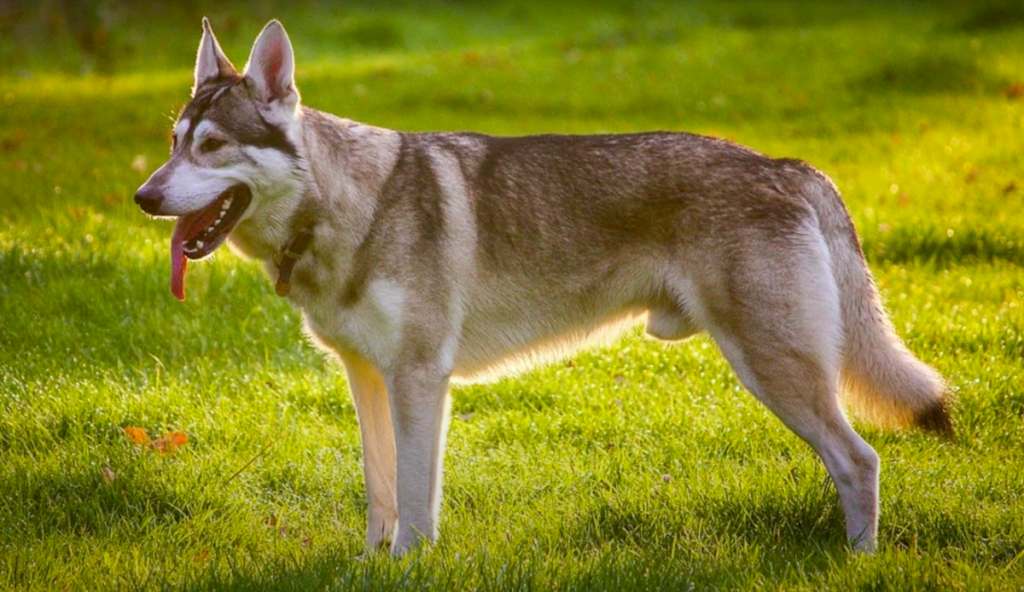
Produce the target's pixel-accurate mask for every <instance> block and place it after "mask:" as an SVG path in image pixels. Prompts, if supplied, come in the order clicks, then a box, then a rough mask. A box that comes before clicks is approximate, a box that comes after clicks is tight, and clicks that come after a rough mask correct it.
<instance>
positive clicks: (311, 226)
mask: <svg viewBox="0 0 1024 592" xmlns="http://www.w3.org/2000/svg"><path fill="white" fill-rule="evenodd" d="M296 124H297V125H296V128H294V131H295V132H296V133H295V137H294V138H293V140H294V141H295V144H296V146H297V147H298V152H299V161H298V162H297V163H295V171H296V177H295V179H294V180H289V181H288V182H287V183H286V184H284V185H282V186H281V188H280V189H281V190H280V194H279V195H278V196H276V197H273V198H271V199H272V200H273V201H269V202H267V205H266V206H263V207H261V208H260V210H259V211H257V212H255V213H254V215H253V217H252V218H251V219H249V220H246V221H244V222H243V223H242V224H239V226H238V228H237V229H236V230H235V232H233V233H232V236H231V245H232V247H233V249H234V250H235V251H237V252H239V253H240V254H242V255H243V256H246V257H250V258H257V259H261V260H263V261H264V263H265V264H266V268H267V271H268V273H270V275H271V277H272V278H274V279H275V280H276V279H280V265H278V264H277V263H276V261H275V260H280V261H285V260H286V259H281V253H283V252H285V251H287V250H289V246H290V245H293V243H294V242H295V241H296V240H299V239H298V237H300V235H304V234H307V233H308V234H309V236H310V242H309V244H312V245H314V246H313V247H312V249H313V250H320V249H324V250H328V251H330V252H331V253H332V259H333V261H334V264H336V265H337V264H342V262H343V261H344V260H345V259H346V257H345V253H350V252H354V250H355V249H356V248H357V247H358V245H359V244H360V243H361V242H362V241H363V239H364V238H365V236H366V235H367V233H368V232H369V229H370V224H371V222H372V219H373V216H374V215H375V213H376V211H377V200H378V196H379V195H380V190H381V188H382V187H383V185H384V183H385V182H386V181H387V179H388V177H389V175H390V174H391V171H392V169H393V167H394V165H395V161H396V158H397V157H396V156H395V155H396V154H397V150H396V149H395V148H396V147H397V144H398V143H399V142H400V139H399V134H398V132H394V131H391V130H386V129H382V128H375V127H372V126H367V125H362V124H358V123H355V122H353V121H349V120H345V119H340V118H337V117H335V116H333V115H330V114H327V113H324V112H321V111H317V110H315V109H309V108H305V107H303V108H302V109H301V111H300V114H299V116H298V119H297V121H296ZM318 229H319V230H318ZM300 244H301V243H300ZM305 248H309V247H308V245H307V246H306V247H305ZM305 248H304V250H305ZM293 252H294V250H293ZM305 256H306V257H309V255H308V254H307V255H305ZM300 257H301V254H300ZM297 260H298V258H296V261H297ZM292 265H294V263H293V264H292ZM337 271H343V270H337ZM286 281H287V279H286Z"/></svg>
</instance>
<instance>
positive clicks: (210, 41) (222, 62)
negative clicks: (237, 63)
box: [192, 16, 238, 95]
mask: <svg viewBox="0 0 1024 592" xmlns="http://www.w3.org/2000/svg"><path fill="white" fill-rule="evenodd" d="M237 75H238V70H235V67H234V66H233V65H232V64H231V61H230V60H229V59H228V56H226V55H224V50H222V49H221V48H220V44H219V43H217V38H216V37H214V36H213V28H212V27H211V26H210V21H209V20H208V19H207V18H206V17H205V16H204V17H203V39H202V41H200V42H199V52H198V53H197V54H196V80H195V86H193V87H192V94H193V95H195V92H196V89H198V88H199V87H200V86H202V85H203V83H204V82H208V81H210V80H216V79H217V78H221V77H226V76H237Z"/></svg>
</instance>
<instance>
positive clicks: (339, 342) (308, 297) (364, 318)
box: [292, 279, 406, 367]
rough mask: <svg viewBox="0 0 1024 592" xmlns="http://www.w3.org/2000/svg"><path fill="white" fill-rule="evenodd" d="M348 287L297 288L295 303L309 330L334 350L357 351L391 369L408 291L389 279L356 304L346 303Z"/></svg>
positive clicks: (375, 285) (374, 285)
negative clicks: (346, 288) (345, 290)
mask: <svg viewBox="0 0 1024 592" xmlns="http://www.w3.org/2000/svg"><path fill="white" fill-rule="evenodd" d="M343 291H344V286H341V285H334V284H318V285H316V284H315V285H312V286H310V285H301V284H299V285H297V286H296V289H295V293H294V295H293V297H292V300H293V302H294V303H295V304H297V305H298V306H299V308H301V309H302V312H303V316H304V319H305V323H306V327H307V329H308V330H309V332H310V333H311V334H312V335H313V337H315V338H316V340H317V341H319V342H321V343H322V344H323V345H326V346H327V347H329V348H330V349H332V350H339V349H341V350H347V351H353V352H356V353H358V354H360V355H362V356H363V357H364V358H366V359H368V360H370V361H372V362H374V363H376V364H378V367H380V366H389V365H390V364H391V361H392V360H393V359H394V358H395V356H396V355H397V353H398V348H399V346H400V344H401V334H402V323H403V320H404V317H405V311H406V292H405V289H404V288H403V287H402V286H400V285H399V284H397V283H396V282H394V281H391V280H388V279H375V280H373V281H371V282H370V283H369V284H368V285H367V286H366V290H365V292H364V293H363V295H362V297H361V298H359V299H358V301H356V302H348V301H346V299H345V297H344V295H343Z"/></svg>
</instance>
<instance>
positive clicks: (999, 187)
mask: <svg viewBox="0 0 1024 592" xmlns="http://www.w3.org/2000/svg"><path fill="white" fill-rule="evenodd" d="M258 4H259V6H257V7H255V8H251V9H249V10H246V9H244V8H242V7H241V6H240V5H239V6H235V5H231V4H229V5H228V6H227V7H223V6H217V7H212V8H209V9H208V10H207V11H205V13H206V14H208V15H209V16H210V17H211V19H212V20H213V24H214V27H215V28H217V30H218V33H219V35H220V39H221V42H222V43H223V45H224V47H225V48H226V50H227V51H228V53H229V55H230V56H231V57H232V59H234V61H235V63H236V64H237V65H239V66H240V65H241V64H242V63H244V61H245V57H246V52H247V51H248V47H249V45H250V44H251V41H252V38H253V37H254V35H255V34H256V32H257V31H258V29H259V27H260V26H262V24H263V22H265V20H266V19H267V18H270V17H271V16H277V17H279V18H281V19H282V20H283V21H284V23H285V25H286V27H287V28H288V30H289V32H290V34H291V35H292V38H293V41H294V42H295V45H296V52H297V56H298V60H299V71H298V77H299V79H298V84H299V88H300V90H301V92H302V94H303V98H304V100H305V101H306V102H307V103H308V104H310V105H312V106H315V107H318V108H322V109H325V110H328V111H331V112H334V113H338V114H340V115H344V116H348V117H352V118H354V119H358V120H362V121H367V122H370V123H375V124H378V125H385V126H388V127H394V128H398V129H406V130H435V129H442V130H444V129H470V130H475V131H482V132H489V133H498V134H523V133H535V132H573V133H589V132H625V131H636V130H644V129H673V130H687V131H694V132H700V133H708V134H714V135H719V136H723V137H727V138H731V139H734V140H737V141H741V142H743V143H746V144H749V145H751V146H753V147H755V148H757V149H759V150H762V151H764V152H766V153H769V154H772V155H776V156H791V157H798V158H803V159H806V160H808V161H810V162H812V163H814V164H816V165H817V166H819V167H820V168H822V169H823V170H824V171H826V172H827V173H829V174H830V175H831V176H832V177H833V178H834V179H835V181H836V183H837V184H838V186H839V187H840V189H841V190H842V192H843V193H844V196H845V198H846V200H847V202H848V203H849V205H850V209H851V213H852V215H853V218H854V221H855V223H856V225H857V226H858V229H859V230H860V232H861V235H862V238H863V240H864V248H865V252H866V253H867V255H868V258H869V261H870V262H871V265H872V267H873V269H874V270H875V273H876V278H877V280H878V283H879V285H880V287H881V289H882V291H883V294H884V295H885V297H886V300H887V305H888V308H889V310H890V311H891V314H892V317H893V321H894V323H895V325H896V327H897V329H898V330H899V332H900V333H901V334H902V335H904V336H905V338H906V340H907V342H908V344H909V346H910V347H911V349H912V350H913V351H915V352H916V353H917V354H918V355H920V357H922V358H923V359H924V360H926V361H928V362H929V363H931V364H933V365H935V366H936V367H937V368H938V369H939V370H940V371H941V372H942V373H943V374H944V375H945V376H946V377H947V378H948V379H949V382H950V384H951V387H952V390H953V391H954V393H955V394H956V395H957V400H958V403H957V407H956V422H957V436H956V437H955V438H954V439H952V440H951V441H938V440H936V439H933V438H931V437H928V436H925V435H922V434H918V433H906V434H892V433H888V432H882V431H879V430H875V429H873V428H870V427H868V426H858V427H859V429H860V430H861V432H862V433H863V434H864V435H865V437H866V438H867V439H868V440H869V441H870V442H871V443H872V445H874V446H875V447H876V449H878V451H879V453H880V455H881V457H882V459H883V472H882V481H881V487H882V519H881V526H880V552H879V553H878V554H877V555H876V556H873V557H855V556H852V555H850V554H849V552H848V550H847V548H846V544H845V541H844V540H843V523H842V513H841V511H840V509H839V507H838V505H837V501H836V497H835V490H834V488H833V487H832V486H831V484H830V482H829V481H828V479H827V476H826V474H825V471H824V469H823V468H822V466H821V463H820V461H819V460H818V459H817V458H816V457H815V456H814V455H813V453H812V452H811V451H810V450H809V449H808V448H807V447H806V446H805V445H804V444H803V443H802V442H800V441H799V440H798V439H797V438H796V437H795V436H794V435H792V434H791V433H790V432H788V431H787V430H786V429H785V428H784V427H782V426H781V424H780V423H779V422H778V420H776V419H775V418H774V417H773V416H771V414H770V413H768V412H767V411H766V410H765V409H764V408H763V407H761V406H760V405H759V404H757V402H756V401H754V400H753V398H752V397H751V396H750V395H749V394H748V393H746V392H745V391H743V390H741V389H740V387H739V386H738V384H737V382H736V380H735V378H734V376H733V375H732V373H731V372H730V371H729V369H728V367H727V365H726V364H725V362H724V361H723V360H722V358H721V356H720V355H719V354H718V353H717V350H716V349H715V347H714V345H713V343H712V342H711V341H710V340H708V339H707V338H704V337H698V338H696V339H694V340H692V341H690V342H687V343H684V344H680V345H675V346H665V345H663V344H659V343H655V342H653V341H651V340H649V339H646V338H644V337H642V336H641V334H640V333H639V331H634V332H632V333H630V334H628V335H627V336H626V337H625V338H623V340H621V341H620V342H618V343H617V344H615V345H614V346H610V347H605V348H600V349H597V350H594V351H588V352H583V353H580V354H578V355H576V356H574V357H573V358H571V359H570V360H567V361H566V362H564V363H558V364H554V365H551V366H547V367H544V368H539V369H537V370H535V371H533V372H530V373H528V374H525V375H523V376H519V377H514V378H510V379H506V380H503V381H500V382H498V383H495V384H488V385H477V386H467V387H458V388H456V389H455V392H454V408H453V419H452V426H451V434H450V441H449V449H448V462H447V480H446V485H447V496H446V500H445V509H444V515H443V520H444V524H443V527H442V533H443V534H442V540H441V542H440V544H439V545H438V546H437V547H435V548H434V549H432V550H430V551H427V552H425V553H422V554H418V555H416V556H414V557H412V558H407V559H404V560H400V561H396V560H392V559H391V558H389V557H386V556H369V557H365V558H362V559H357V557H358V556H359V555H361V554H362V553H363V552H364V549H363V548H362V536H363V534H362V531H363V528H364V526H363V520H364V507H365V503H366V501H365V494H364V491H363V485H362V477H361V464H360V447H359V439H358V428H357V425H356V422H355V419H354V413H353V408H352V403H351V401H350V400H349V396H348V392H347V387H346V385H345V380H344V377H343V375H342V373H341V372H340V371H339V369H338V368H337V367H336V365H335V364H333V363H332V362H331V361H330V360H328V359H325V358H324V357H323V356H322V355H321V354H320V353H318V352H316V351H315V350H314V349H313V348H312V347H311V346H310V345H309V344H308V343H306V342H305V340H304V338H303V336H302V334H301V330H300V326H299V318H298V315H297V313H296V312H295V311H294V310H292V309H290V308H289V307H288V306H287V304H286V303H285V302H283V301H282V300H280V299H278V298H277V297H275V296H274V295H273V290H272V286H271V284H270V282H269V281H268V280H267V279H266V278H265V277H264V276H263V275H262V272H261V271H260V269H259V266H258V265H256V264H254V263H251V262H243V261H241V260H239V259H238V258H237V257H235V256H234V255H232V254H230V253H228V252H227V251H226V250H224V251H223V252H219V253H218V254H217V256H216V257H214V259H213V261H212V262H209V263H206V264H202V265H196V266H195V267H194V268H192V269H191V270H190V275H189V299H188V301H187V302H185V303H184V304H182V303H178V302H177V301H175V300H174V299H173V297H172V296H171V295H170V293H169V290H168V274H169V258H168V254H167V251H168V248H169V247H168V241H169V235H170V229H171V227H170V224H169V223H168V222H164V221H154V220H150V219H148V218H147V217H146V216H144V215H143V214H141V212H139V211H138V210H137V209H136V208H135V206H134V204H132V203H131V196H132V194H133V192H134V190H135V188H136V187H137V186H138V185H139V184H140V183H141V182H142V181H143V180H144V179H145V177H146V175H147V174H148V173H149V172H151V171H152V170H153V169H154V168H155V167H156V166H157V165H158V164H159V163H160V162H162V160H163V158H164V157H165V156H166V153H167V135H168V131H169V128H170V123H171V122H170V118H172V117H173V115H174V114H175V113H176V112H177V109H178V108H180V106H181V105H182V104H183V103H184V102H185V101H186V100H187V97H188V90H189V87H190V85H191V60H192V59H193V57H194V51H195V43H196V42H197V41H198V36H199V17H200V16H201V14H202V13H203V12H204V11H202V10H199V9H196V10H195V11H192V10H188V9H185V8H180V7H179V8H161V7H158V6H152V7H149V6H146V7H141V8H139V9H138V11H137V12H131V13H129V12H127V11H125V10H122V9H121V8H119V7H120V4H117V3H112V4H111V5H110V6H111V8H110V12H109V13H105V14H107V16H106V17H104V18H109V19H112V20H111V21H110V22H111V23H112V26H111V29H110V31H109V34H110V36H109V43H110V44H111V47H112V48H113V49H114V50H115V51H109V52H107V53H106V54H102V56H107V57H102V56H100V57H97V56H88V55H86V56H84V57H83V55H82V54H81V53H80V52H79V51H78V50H77V46H76V44H75V42H74V40H73V39H72V37H71V36H70V34H69V32H68V30H67V29H66V28H63V29H62V28H61V26H58V25H51V26H50V27H51V28H48V26H47V25H45V24H44V23H43V22H42V20H39V19H42V17H40V16H38V15H37V16H31V15H36V13H34V12H33V13H30V16H28V17H25V19H24V20H22V21H18V22H16V23H14V21H11V22H12V23H14V24H9V23H7V22H6V21H4V22H0V26H3V27H7V28H6V29H3V30H2V32H6V33H9V34H10V36H9V37H7V38H6V39H10V43H6V42H5V43H3V44H0V179H2V181H0V184H2V186H3V189H4V192H3V195H2V196H0V587H13V588H20V589H37V590H48V589H54V588H57V589H60V588H68V589H108V588H125V589H142V590H150V589H164V588H173V589H179V588H185V589H238V590H242V589H258V590H268V589H282V590H284V589H295V590H311V589H324V588H328V589H335V590H347V589H351V588H356V587H359V588H384V589H438V588H448V589H566V590H569V589H623V590H631V589H666V590H669V589H671V590H681V589H705V588H717V589H771V590H774V589H799V590H817V589H825V588H831V589H844V590H845V589H853V588H864V589H872V590H887V589H888V590H907V589H965V590H976V589H1017V588H1020V587H1021V586H1022V585H1024V559H1021V558H1022V557H1024V512H1022V510H1021V501H1022V499H1021V495H1022V494H1021V492H1024V474H1022V471H1024V454H1022V452H1021V450H1022V445H1024V419H1022V418H1024V387H1022V384H1024V378H1022V376H1024V372H1022V369H1024V368H1022V366H1024V364H1022V362H1021V360H1022V358H1024V271H1022V264H1024V246H1022V244H1024V216H1022V213H1024V174H1022V173H1024V151H1022V150H1021V141H1022V138H1024V100H1022V97H1021V96H1020V95H1019V94H1018V93H1019V91H1015V90H1014V89H1015V88H1017V87H1015V86H1014V85H1015V84H1016V85H1019V84H1021V81H1024V59H1022V58H1024V55H1022V49H1021V48H1024V28H1022V27H1021V23H1022V22H1024V21H1022V19H1020V18H1019V10H1017V11H1016V12H1015V9H1014V8H1013V6H1011V5H1006V6H1009V8H1007V7H1006V6H1004V5H1002V4H992V5H983V6H982V5H979V6H968V5H966V4H964V5H961V4H956V3H948V4H943V3H938V4H925V3H908V2H904V3H898V4H891V3H881V2H879V3H856V4H851V3H817V2H815V3H811V2H806V3H796V4H793V3H781V2H780V3H773V2H758V3H754V2H734V3H725V4H720V3H657V2H644V3H630V4H628V5H627V4H623V5H618V4H612V3H608V4H598V5H594V6H591V7H588V8H587V9H586V10H584V9H582V8H580V7H579V6H577V5H576V4H569V3H565V4H562V3H539V2H538V3H500V4H496V5H476V4H472V3H465V4H463V3H454V4H448V3H441V2H429V3H425V4H408V5H402V6H399V7H392V8H386V7H380V6H377V5H375V4H372V3H367V4H365V5H362V4H359V5H352V6H347V7H344V8H337V7H335V6H334V5H333V4H331V5H327V4H318V3H315V2H310V3H289V4H288V5H287V6H285V5H284V4H282V5H280V6H274V3H271V2H264V3H258ZM992 15H997V17H998V18H997V17H993V16H992ZM1000 15H1001V16H1000ZM1014 15H1018V16H1014ZM33 19H36V20H33ZM1015 19H1016V20H1015ZM103 60H106V61H103ZM126 426H138V427H143V428H145V429H147V430H149V432H150V433H151V434H160V433H163V432H165V431H167V430H176V431H183V432H185V433H187V434H188V437H189V441H188V444H187V445H185V446H184V447H182V448H181V449H180V450H178V451H177V452H176V453H175V454H173V455H161V454H158V453H155V452H153V451H149V450H146V449H143V448H140V447H137V446H135V445H133V444H132V443H130V442H129V441H128V439H127V438H126V437H125V435H124V433H123V431H122V429H123V428H124V427H126ZM110 475H113V479H112V480H111V479H110Z"/></svg>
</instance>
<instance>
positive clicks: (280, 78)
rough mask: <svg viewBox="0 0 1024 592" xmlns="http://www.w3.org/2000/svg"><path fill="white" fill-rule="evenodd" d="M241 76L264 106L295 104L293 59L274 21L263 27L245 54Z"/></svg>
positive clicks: (279, 28) (296, 95) (289, 44)
mask: <svg viewBox="0 0 1024 592" xmlns="http://www.w3.org/2000/svg"><path fill="white" fill-rule="evenodd" d="M245 76H246V77H247V78H248V79H249V80H250V81H251V82H252V83H253V86H254V88H255V89H256V92H257V93H258V94H259V98H260V99H261V100H263V101H264V102H266V103H271V102H273V101H277V100H282V99H284V102H285V103H286V104H298V102H299V91H298V89H296V88H295V55H294V54H293V53H292V42H291V41H290V40H289V39H288V33H286V32H285V30H284V27H283V26H281V23H280V22H278V21H277V20H272V21H270V22H269V23H267V26H266V27H263V31H262V32H261V33H260V36H259V37H257V38H256V43H254V44H253V46H252V53H250V54H249V63H247V64H246V65H245Z"/></svg>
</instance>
